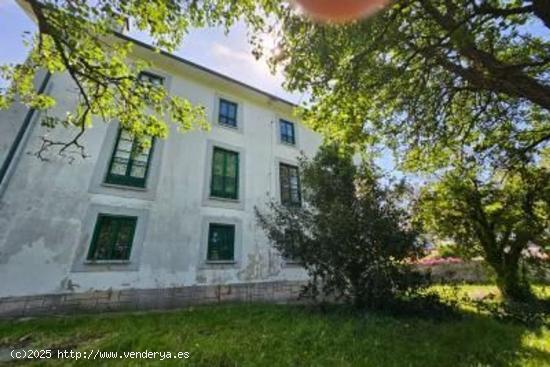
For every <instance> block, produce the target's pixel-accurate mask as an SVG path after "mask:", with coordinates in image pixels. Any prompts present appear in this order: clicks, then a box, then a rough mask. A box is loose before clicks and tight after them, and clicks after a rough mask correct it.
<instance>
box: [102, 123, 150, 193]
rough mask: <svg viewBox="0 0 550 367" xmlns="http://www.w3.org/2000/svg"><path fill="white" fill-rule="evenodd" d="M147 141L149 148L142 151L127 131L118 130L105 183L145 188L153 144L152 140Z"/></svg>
mask: <svg viewBox="0 0 550 367" xmlns="http://www.w3.org/2000/svg"><path fill="white" fill-rule="evenodd" d="M149 139H150V147H149V148H146V149H142V148H141V146H140V144H139V142H138V141H137V140H136V139H135V138H134V136H132V135H131V134H130V133H129V132H128V131H127V130H124V129H120V130H119V132H118V136H117V142H116V145H115V149H114V151H113V156H112V157H111V164H110V165H109V171H108V173H107V178H106V179H105V182H106V183H110V184H117V185H124V186H134V187H145V181H146V180H147V173H148V171H149V162H150V161H151V155H152V152H153V147H154V143H155V141H154V139H152V138H149Z"/></svg>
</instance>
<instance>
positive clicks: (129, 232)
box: [87, 214, 137, 261]
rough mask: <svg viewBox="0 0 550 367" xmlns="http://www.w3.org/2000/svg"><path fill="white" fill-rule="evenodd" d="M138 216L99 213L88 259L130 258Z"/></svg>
mask: <svg viewBox="0 0 550 367" xmlns="http://www.w3.org/2000/svg"><path fill="white" fill-rule="evenodd" d="M136 223H137V217H126V216H115V215H107V214H99V215H98V217H97V222H96V225H95V229H94V235H93V237H92V243H91V245H90V250H89V251H88V258H87V259H88V260H90V261H95V260H107V261H109V260H129V259H130V251H131V250H132V242H133V240H134V232H135V229H136Z"/></svg>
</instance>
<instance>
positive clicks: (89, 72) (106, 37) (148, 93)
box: [0, 0, 278, 156]
mask: <svg viewBox="0 0 550 367" xmlns="http://www.w3.org/2000/svg"><path fill="white" fill-rule="evenodd" d="M19 3H20V4H21V5H22V6H23V7H25V9H27V10H28V11H29V12H30V14H32V15H33V16H34V18H35V19H36V22H37V25H38V32H37V34H36V35H34V36H32V38H30V39H27V42H28V43H29V44H30V46H31V50H32V51H31V53H30V55H29V58H28V60H27V61H26V62H25V63H24V64H18V65H3V66H1V68H0V76H2V77H3V78H4V79H7V80H10V81H11V83H10V85H9V86H8V87H7V88H4V89H0V108H7V107H9V106H10V105H11V104H12V103H13V102H14V100H15V99H16V97H17V99H18V100H19V101H20V102H22V103H24V104H25V105H27V106H29V107H32V108H38V109H44V110H47V109H49V108H51V107H52V106H53V105H54V104H55V102H56V101H55V99H54V98H52V97H50V96H47V95H45V94H39V93H38V92H37V91H36V90H35V88H34V86H33V82H32V81H33V80H34V78H35V76H36V73H37V71H39V70H41V69H45V70H47V71H49V72H50V73H62V72H67V73H68V74H69V75H70V77H71V78H72V80H73V82H74V83H75V85H76V88H77V91H78V93H79V102H78V106H77V107H76V109H75V110H74V111H70V112H71V113H69V114H68V115H67V116H66V118H58V117H52V116H50V117H47V118H45V119H43V121H42V123H43V124H44V125H45V126H46V127H48V128H55V127H58V126H61V127H70V128H76V129H75V131H76V132H75V136H74V138H73V139H72V140H70V141H52V140H49V139H46V138H43V144H42V149H41V151H40V152H39V153H41V152H43V151H44V150H46V149H47V148H49V147H52V146H53V147H58V148H59V153H63V154H67V153H76V154H81V155H83V156H84V155H85V153H84V147H83V146H82V145H81V144H80V143H79V139H80V137H81V136H82V135H83V134H84V132H85V131H86V129H87V128H89V127H90V126H91V121H92V116H94V115H96V116H100V117H101V118H102V119H103V120H104V121H105V122H110V121H112V120H117V121H119V122H120V124H121V125H122V126H123V127H124V128H125V129H128V130H129V131H130V132H131V133H132V134H134V135H135V136H136V137H137V138H138V139H139V140H140V141H141V142H142V145H147V144H148V142H150V139H145V137H146V136H152V137H160V138H165V137H166V136H167V134H168V124H167V121H172V122H173V123H174V124H176V125H177V127H178V129H179V130H181V131H187V130H189V129H191V128H193V127H194V126H199V127H203V128H204V127H207V121H206V117H205V112H204V108H203V107H202V106H193V105H192V104H191V103H190V102H189V101H188V100H186V99H184V98H181V97H179V96H175V95H167V93H166V92H165V91H164V89H163V88H161V87H159V86H155V85H152V84H150V83H147V82H145V81H142V80H140V78H138V75H139V73H140V71H141V70H143V69H144V68H146V67H148V65H149V64H148V62H147V61H146V60H142V59H140V58H137V56H136V55H135V54H133V53H132V43H131V42H127V41H124V40H123V39H121V38H118V37H116V35H115V34H114V33H113V30H116V29H120V28H121V27H124V25H125V24H126V23H127V22H131V23H132V26H133V27H134V28H135V29H138V30H141V31H145V32H147V33H148V34H149V35H150V36H151V37H152V38H153V40H154V42H155V45H156V46H157V47H158V48H159V49H164V50H168V51H171V50H174V49H175V47H177V46H178V45H179V44H180V42H181V40H182V38H183V36H184V35H185V34H186V32H187V31H188V30H189V29H190V28H191V27H201V26H205V25H209V26H217V25H223V26H225V27H226V29H227V28H228V27H230V26H231V25H232V24H233V23H234V22H235V21H237V20H238V19H239V18H241V17H242V18H244V19H245V20H246V21H247V23H248V24H250V25H251V26H252V27H260V26H262V25H263V23H264V17H263V16H262V13H261V12H260V11H259V10H258V7H260V6H261V7H262V8H263V9H265V10H266V11H269V12H275V11H277V9H278V8H277V7H273V3H275V2H273V1H267V0H263V1H232V0H203V1H172V0H151V1H139V0H128V1H120V0H95V1H86V0H76V1H75V0H19Z"/></svg>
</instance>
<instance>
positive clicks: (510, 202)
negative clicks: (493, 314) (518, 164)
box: [417, 166, 550, 301]
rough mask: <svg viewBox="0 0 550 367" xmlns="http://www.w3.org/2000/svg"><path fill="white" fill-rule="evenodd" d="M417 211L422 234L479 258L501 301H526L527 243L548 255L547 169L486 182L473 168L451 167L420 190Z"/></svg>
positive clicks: (549, 204) (549, 209)
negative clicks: (450, 242) (523, 263)
mask: <svg viewBox="0 0 550 367" xmlns="http://www.w3.org/2000/svg"><path fill="white" fill-rule="evenodd" d="M417 208H418V211H417V219H418V220H420V222H422V223H423V224H424V227H425V229H426V230H427V231H429V232H431V233H434V234H436V235H438V236H439V237H440V238H447V239H451V240H453V241H454V243H455V244H456V245H457V246H459V247H460V248H462V249H464V250H465V252H466V253H468V254H470V255H471V256H473V255H482V256H483V257H484V259H485V260H486V262H487V263H488V264H489V265H490V266H491V267H492V269H493V270H494V271H495V274H496V277H497V285H498V287H499V289H500V290H501V292H502V294H503V295H504V296H505V297H506V298H507V299H509V300H513V301H525V300H529V299H530V298H532V294H531V292H530V288H529V280H528V278H527V277H526V274H525V272H523V271H522V269H521V266H520V265H521V260H522V255H523V254H524V253H525V251H526V250H527V247H528V245H529V244H535V245H538V246H540V247H542V249H546V251H548V250H550V230H549V229H550V170H548V169H547V168H545V167H544V166H543V167H536V168H529V169H524V170H522V171H521V172H515V173H509V172H508V173H501V174H500V175H497V176H492V177H489V178H486V177H484V174H483V172H482V171H480V170H479V168H472V167H465V166H462V167H456V168H455V169H453V170H451V171H449V172H447V173H445V174H444V175H443V177H441V179H440V180H439V181H436V182H433V183H432V184H430V185H427V186H426V187H424V188H423V189H422V191H421V194H420V198H419V201H418V203H417ZM549 253H550V252H549Z"/></svg>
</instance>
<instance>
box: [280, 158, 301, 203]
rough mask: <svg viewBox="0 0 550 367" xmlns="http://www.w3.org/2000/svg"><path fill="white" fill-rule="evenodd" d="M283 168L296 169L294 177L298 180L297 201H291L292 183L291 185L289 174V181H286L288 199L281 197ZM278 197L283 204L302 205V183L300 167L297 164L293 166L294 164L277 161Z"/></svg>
mask: <svg viewBox="0 0 550 367" xmlns="http://www.w3.org/2000/svg"><path fill="white" fill-rule="evenodd" d="M283 168H285V169H287V170H288V171H291V170H295V171H296V178H297V181H298V192H297V194H298V202H293V201H292V185H291V180H290V178H291V176H290V175H288V177H289V182H288V190H289V192H288V197H289V201H285V200H284V199H283V192H284V190H283V187H284V186H283V177H282V176H283ZM279 197H280V200H281V204H283V205H285V206H289V207H301V206H302V184H301V180H300V169H299V167H298V166H295V165H292V164H288V163H285V162H279Z"/></svg>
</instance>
